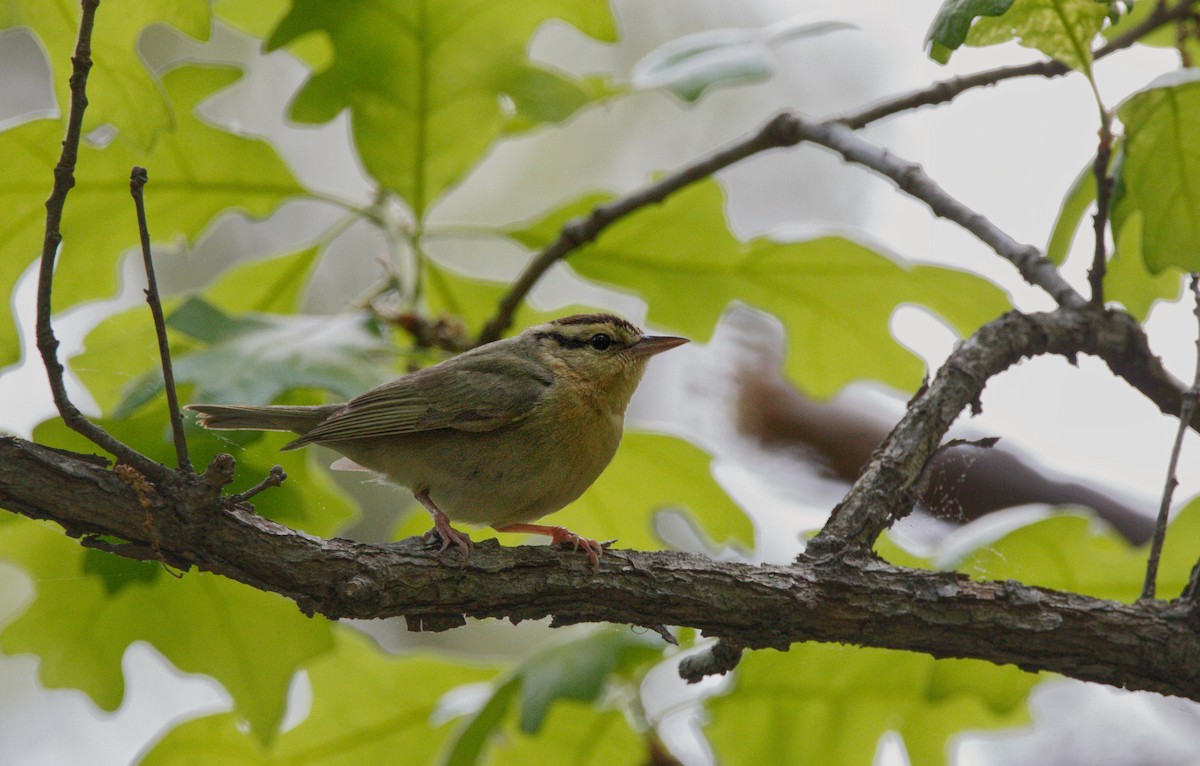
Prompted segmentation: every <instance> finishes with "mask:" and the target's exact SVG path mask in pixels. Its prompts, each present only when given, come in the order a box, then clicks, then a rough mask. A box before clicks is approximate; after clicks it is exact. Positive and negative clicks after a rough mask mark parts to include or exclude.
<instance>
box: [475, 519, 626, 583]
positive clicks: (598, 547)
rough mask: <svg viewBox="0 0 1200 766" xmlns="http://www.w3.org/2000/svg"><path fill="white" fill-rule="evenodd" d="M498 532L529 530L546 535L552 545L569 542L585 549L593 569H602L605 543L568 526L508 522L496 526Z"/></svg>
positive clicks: (577, 547)
mask: <svg viewBox="0 0 1200 766" xmlns="http://www.w3.org/2000/svg"><path fill="white" fill-rule="evenodd" d="M495 529H496V531H497V532H528V533H529V534H534V535H546V536H548V537H549V538H550V543H551V545H562V544H564V543H565V544H569V545H570V546H571V548H572V550H576V551H577V550H579V549H580V548H582V549H583V552H584V553H585V554H587V557H588V559H589V560H590V561H591V562H592V569H595V570H596V571H600V557H601V556H603V555H604V548H605V546H604V544H603V543H598V542H596V541H595V540H590V539H588V538H586V537H580V536H579V535H577V534H575V533H574V532H572V531H571V530H569V529H567V528H566V527H551V526H546V525H545V524H508V525H506V526H503V527H496V528H495Z"/></svg>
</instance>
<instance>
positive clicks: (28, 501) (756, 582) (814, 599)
mask: <svg viewBox="0 0 1200 766" xmlns="http://www.w3.org/2000/svg"><path fill="white" fill-rule="evenodd" d="M224 470H225V468H224V467H223V466H221V465H217V466H214V467H213V468H212V469H210V472H209V473H210V475H211V476H213V477H215V480H214V481H210V482H209V483H208V485H206V486H202V485H200V484H199V483H198V484H197V486H196V490H197V491H193V492H191V493H189V494H187V495H180V496H179V497H176V498H167V497H164V496H162V495H159V494H157V493H154V492H153V490H151V494H149V495H142V496H141V497H139V494H138V491H137V490H136V489H135V488H134V487H131V486H129V485H128V484H126V483H124V482H122V481H121V480H120V479H119V478H118V477H117V476H116V475H115V474H114V473H112V472H110V471H106V470H104V469H102V468H100V467H98V466H96V465H95V464H94V462H89V461H86V460H82V459H76V458H75V457H72V456H69V455H67V454H64V453H62V452H59V451H55V450H50V449H47V448H45V447H41V446H38V445H36V444H32V443H30V442H26V441H24V440H21V439H15V438H3V439H0V505H3V506H5V507H7V508H10V509H13V510H16V511H18V512H19V513H22V514H24V515H26V516H31V517H34V518H44V519H51V520H53V521H56V522H58V523H59V524H61V525H63V526H64V527H65V528H66V529H67V530H68V532H69V533H71V534H74V535H89V534H91V535H100V534H104V535H110V536H111V535H115V536H117V537H120V538H122V539H124V540H127V541H128V542H129V544H131V545H132V546H133V547H132V548H130V549H129V553H130V555H133V556H134V557H137V554H138V552H144V551H145V550H147V549H157V550H163V551H170V552H171V553H172V554H173V556H174V557H175V560H177V561H182V562H193V563H195V564H196V565H197V566H199V567H200V568H202V569H206V570H209V571H212V572H216V573H218V574H222V575H225V576H227V577H231V578H233V579H236V580H239V581H240V582H243V583H246V584H248V585H251V586H253V587H255V588H259V589H263V590H270V591H274V592H276V593H280V594H282V595H284V596H286V597H288V598H290V599H293V600H295V601H296V602H297V603H298V604H299V605H300V608H301V609H303V610H304V611H305V612H308V613H314V612H317V613H321V614H324V615H327V616H329V617H333V618H341V617H347V618H358V619H366V618H379V617H393V616H397V615H405V616H406V617H408V618H409V620H410V621H411V622H416V623H422V624H427V625H431V626H435V627H436V626H443V625H453V624H457V623H458V622H460V621H461V616H462V615H466V616H469V617H480V618H482V617H494V618H508V619H512V620H524V619H540V618H544V617H551V618H553V623H552V624H557V625H565V624H570V623H576V622H593V621H606V622H616V623H628V624H635V625H658V624H670V625H690V626H693V627H696V628H699V629H701V630H703V631H704V632H706V633H708V634H713V635H720V636H722V637H724V638H725V639H726V640H727V641H732V642H735V643H737V644H740V645H742V646H746V647H748V648H761V647H775V648H778V649H786V648H787V647H788V646H790V645H791V644H793V643H795V642H797V641H809V640H816V641H838V642H851V643H856V644H861V645H864V646H877V647H888V648H895V649H909V650H913V651H921V652H926V653H929V654H931V655H933V656H935V657H977V658H980V659H985V660H990V661H992V662H997V663H1012V664H1015V665H1018V666H1020V667H1022V668H1024V669H1026V670H1031V671H1037V670H1050V671H1054V672H1059V673H1063V674H1065V675H1069V676H1072V677H1075V678H1080V679H1085V680H1090V681H1098V682H1101V683H1106V684H1111V685H1114V686H1124V687H1128V688H1136V689H1147V690H1151V691H1157V692H1161V693H1164V694H1174V695H1178V696H1182V697H1188V698H1191V699H1200V631H1198V630H1197V624H1196V622H1195V620H1194V617H1193V616H1192V615H1191V614H1190V613H1189V612H1188V611H1187V610H1186V609H1185V608H1184V607H1183V605H1181V604H1174V603H1172V604H1168V603H1163V602H1153V601H1152V602H1144V603H1139V604H1134V605H1130V604H1121V603H1117V602H1114V601H1103V600H1099V599H1094V598H1089V597H1085V596H1079V595H1074V594H1069V593H1060V592H1056V591H1050V590H1045V589H1041V588H1031V587H1027V586H1023V585H1020V584H1017V583H1012V582H974V581H972V580H971V579H970V578H968V577H966V576H964V575H961V574H957V573H948V572H926V571H919V570H909V569H903V568H898V567H893V566H889V565H886V564H882V563H880V562H878V561H873V560H870V559H867V558H863V559H861V560H854V559H853V558H840V557H831V558H826V559H802V560H801V561H800V562H798V563H797V564H796V565H795V566H790V567H783V566H770V565H765V566H753V565H749V564H739V563H729V562H718V561H713V560H712V559H710V558H708V557H706V556H701V555H694V554H684V553H674V552H640V551H624V550H614V551H610V552H609V554H608V555H606V556H605V557H604V559H603V560H602V561H601V564H600V572H599V573H596V572H593V571H592V569H591V567H590V566H589V565H588V563H587V562H586V561H584V560H582V558H581V557H573V556H570V555H565V554H564V553H563V552H562V551H559V550H556V549H553V548H549V547H544V546H527V547H520V548H502V547H500V546H499V545H497V544H496V543H494V542H493V541H488V542H485V543H481V544H480V545H478V546H477V548H476V550H475V553H474V555H472V557H471V562H470V564H469V565H468V566H467V567H466V568H465V569H459V568H457V567H447V566H445V564H444V563H442V562H441V561H439V560H438V559H437V557H436V556H435V555H433V553H432V552H430V551H429V550H427V549H426V548H424V547H423V546H422V545H421V544H420V543H419V542H418V541H417V539H416V538H412V539H409V540H406V541H403V542H400V543H392V544H384V545H372V544H366V543H356V542H351V541H348V540H337V539H335V540H321V539H318V538H315V537H312V536H309V535H305V534H303V533H300V532H296V531H294V530H291V529H288V528H286V527H283V526H281V525H279V524H277V523H275V522H272V521H269V520H267V519H263V518H261V517H259V516H256V515H255V514H254V513H253V512H251V511H249V510H248V509H246V508H234V509H231V510H230V509H226V508H223V507H222V504H221V502H220V499H219V498H218V497H217V496H216V494H215V493H213V492H212V491H211V490H212V488H213V484H216V483H219V481H220V480H223V477H224V475H225V474H224V473H223V471H224ZM145 501H148V503H149V507H148V508H147V509H146V510H145V512H138V511H137V509H138V508H139V506H140V504H141V503H142V502H145ZM114 552H116V553H118V554H122V553H125V551H123V550H122V548H121V547H119V546H117V547H115V550H114Z"/></svg>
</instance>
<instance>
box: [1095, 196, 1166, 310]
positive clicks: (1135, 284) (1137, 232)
mask: <svg viewBox="0 0 1200 766" xmlns="http://www.w3.org/2000/svg"><path fill="white" fill-rule="evenodd" d="M1182 293H1183V275H1182V274H1181V273H1180V271H1179V269H1177V268H1175V267H1167V268H1165V269H1163V271H1162V272H1161V273H1159V274H1151V273H1150V272H1149V271H1148V270H1147V269H1146V259H1145V258H1144V257H1143V255H1142V212H1141V211H1140V210H1135V211H1133V212H1132V213H1130V214H1129V215H1128V216H1127V217H1126V219H1125V221H1124V225H1123V226H1121V230H1120V232H1118V233H1117V241H1116V248H1115V250H1114V252H1113V255H1112V258H1110V259H1109V261H1108V270H1107V271H1105V272H1104V297H1105V298H1106V299H1107V300H1111V301H1117V302H1118V303H1120V304H1122V305H1124V306H1125V310H1126V311H1128V312H1129V313H1130V314H1132V315H1133V316H1134V317H1135V318H1137V319H1138V320H1139V321H1144V320H1145V319H1146V317H1147V316H1149V314H1150V309H1151V308H1153V307H1154V304H1155V303H1157V302H1158V301H1175V300H1178V299H1179V296H1180V295H1181V294H1182Z"/></svg>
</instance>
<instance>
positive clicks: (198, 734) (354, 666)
mask: <svg viewBox="0 0 1200 766" xmlns="http://www.w3.org/2000/svg"><path fill="white" fill-rule="evenodd" d="M336 639H337V640H336V648H335V650H334V651H333V652H330V653H328V654H326V655H325V656H323V657H321V658H319V659H317V660H316V661H315V662H313V663H312V665H311V666H309V668H308V678H309V681H310V682H311V684H312V695H313V697H312V699H313V701H312V710H311V711H310V712H309V714H308V716H307V717H306V718H305V719H304V720H303V721H301V722H300V724H299V725H297V726H296V727H295V728H292V729H289V730H288V731H286V732H283V733H281V734H279V735H278V736H276V737H275V739H274V740H273V741H271V742H270V743H267V744H265V745H264V744H263V743H262V742H260V741H257V740H255V739H254V738H252V737H249V736H247V735H246V733H245V732H244V731H242V730H241V728H240V727H239V726H238V721H237V718H236V717H235V716H233V715H230V714H229V713H221V714H218V715H211V716H206V717H204V718H197V719H195V720H192V721H187V722H185V723H182V724H180V725H179V726H177V727H175V728H174V729H172V730H170V731H169V732H167V733H166V735H165V736H163V738H162V739H161V740H159V741H158V742H157V743H156V744H155V745H154V746H153V748H152V749H151V750H150V751H149V752H148V753H147V754H146V756H145V757H144V758H143V759H142V761H141V766H166V765H167V764H170V766H178V765H179V764H186V763H195V764H241V765H242V766H250V765H251V764H262V766H268V765H269V764H321V766H360V764H375V763H379V764H384V763H412V764H429V763H434V762H435V760H434V759H435V757H436V755H437V753H438V751H439V750H440V749H441V747H442V745H443V743H444V741H445V740H446V737H447V735H448V734H449V732H450V729H451V726H450V724H449V723H439V722H438V720H437V719H436V717H435V713H436V711H437V708H438V702H439V700H440V699H441V698H442V696H443V695H445V694H446V693H447V692H449V691H451V690H453V689H455V688H457V687H459V686H463V685H465V684H470V683H478V682H481V681H484V680H486V679H488V678H490V677H491V676H493V675H494V674H495V671H494V670H488V669H485V668H477V667H471V666H468V665H465V664H461V663H455V662H450V661H447V660H442V659H435V658H432V657H422V656H410V657H389V656H387V655H385V654H383V653H381V652H380V651H379V650H378V649H377V648H375V647H374V646H372V645H371V644H370V643H369V642H368V641H367V639H365V638H363V637H361V636H358V635H356V634H354V633H353V631H351V630H349V629H347V628H342V629H339V630H338V631H337V632H336Z"/></svg>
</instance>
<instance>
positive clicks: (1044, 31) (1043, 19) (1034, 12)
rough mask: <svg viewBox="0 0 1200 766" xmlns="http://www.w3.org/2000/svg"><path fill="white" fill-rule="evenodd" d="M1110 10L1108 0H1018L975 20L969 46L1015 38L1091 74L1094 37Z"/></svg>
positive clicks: (968, 34) (969, 33)
mask: <svg viewBox="0 0 1200 766" xmlns="http://www.w3.org/2000/svg"><path fill="white" fill-rule="evenodd" d="M1108 9H1109V4H1108V2H1107V0H1015V1H1014V2H1013V4H1012V7H1011V8H1009V9H1008V11H1006V12H1005V13H1004V14H1002V15H1000V16H989V17H987V18H982V19H980V20H979V21H978V22H976V23H975V25H974V26H972V27H971V30H970V32H968V33H967V45H977V46H984V45H996V44H997V43H1006V42H1008V41H1009V40H1016V41H1017V42H1019V43H1020V44H1021V45H1023V46H1025V47H1026V48H1035V49H1037V50H1039V51H1041V52H1042V53H1045V54H1046V55H1047V56H1049V57H1050V58H1052V59H1057V60H1058V61H1061V62H1062V63H1064V64H1066V65H1067V66H1069V67H1071V68H1072V69H1077V70H1079V71H1080V72H1084V73H1085V74H1089V76H1090V72H1091V69H1092V40H1094V39H1095V38H1096V35H1097V34H1099V32H1100V28H1101V27H1102V26H1104V21H1105V19H1107V18H1108Z"/></svg>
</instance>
